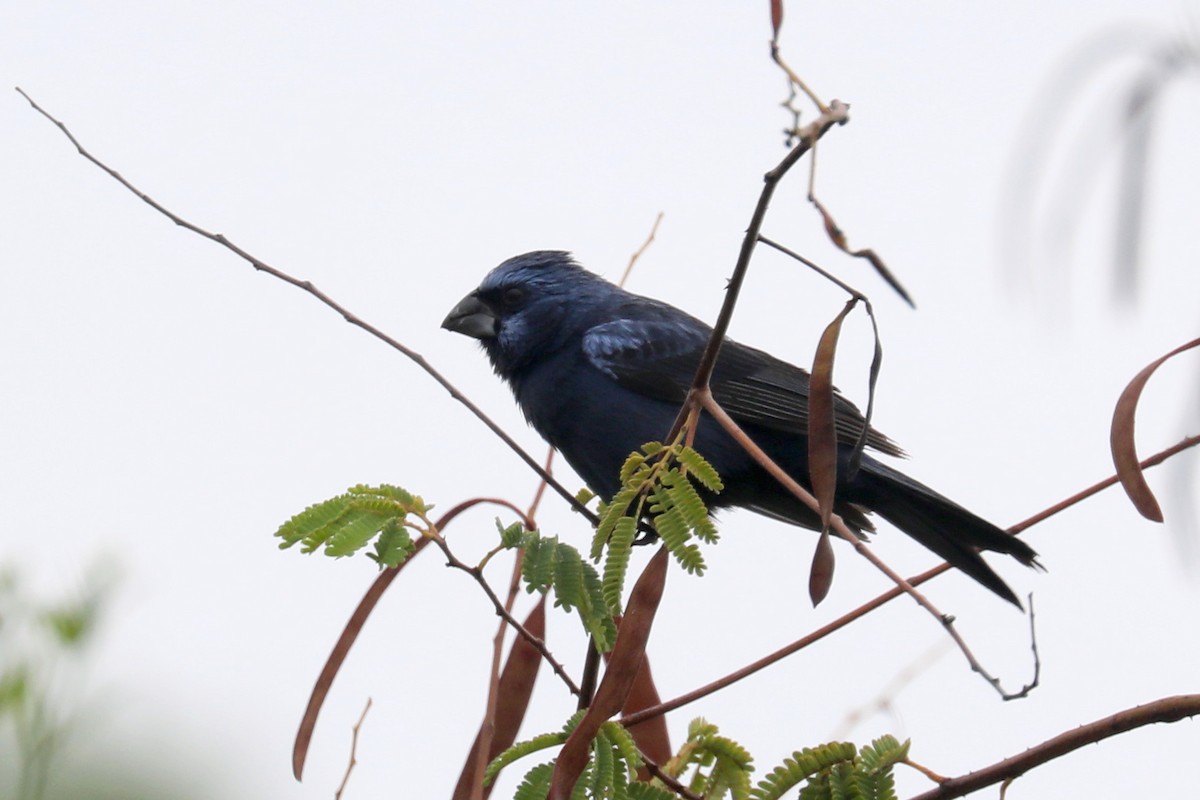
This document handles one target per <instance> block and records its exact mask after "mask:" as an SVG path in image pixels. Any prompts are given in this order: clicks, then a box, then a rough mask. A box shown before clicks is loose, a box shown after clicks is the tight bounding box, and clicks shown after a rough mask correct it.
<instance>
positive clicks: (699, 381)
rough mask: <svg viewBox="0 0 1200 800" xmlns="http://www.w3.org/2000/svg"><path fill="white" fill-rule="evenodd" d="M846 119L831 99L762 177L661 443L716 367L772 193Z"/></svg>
mask: <svg viewBox="0 0 1200 800" xmlns="http://www.w3.org/2000/svg"><path fill="white" fill-rule="evenodd" d="M849 119H850V107H849V106H848V105H846V104H845V103H843V102H841V101H840V100H834V101H833V102H832V103H830V104H829V108H828V110H827V111H824V112H822V113H821V116H819V117H817V118H816V119H815V120H813V121H812V122H811V123H809V124H808V125H807V126H805V128H804V130H803V131H802V137H803V138H802V139H801V141H800V142H799V143H798V144H797V145H796V146H795V147H793V148H792V149H791V150H790V151H789V152H788V154H787V155H786V156H784V158H783V160H782V161H780V162H779V163H778V164H777V165H776V166H775V167H774V169H772V170H771V171H770V172H768V173H767V174H766V175H764V176H763V188H762V192H760V193H759V195H758V203H757V204H756V205H755V207H754V213H753V214H751V216H750V225H749V226H748V227H747V228H746V235H745V236H743V237H742V247H741V250H740V251H739V252H738V259H737V264H736V265H735V266H734V268H733V275H732V276H730V278H729V285H728V286H727V287H726V288H725V302H724V303H723V304H722V305H721V311H720V313H719V314H718V315H717V321H716V323H715V324H714V325H713V331H712V334H711V335H710V336H709V337H708V344H707V345H706V346H705V348H704V353H703V354H702V355H701V357H700V362H699V364H698V365H697V367H696V375H695V377H694V378H693V379H692V389H691V391H690V392H689V393H688V396H687V399H686V400H685V401H684V403H683V406H682V407H681V408H680V409H679V414H678V416H676V418H675V424H674V425H672V426H671V431H670V433H668V434H667V437H666V438H665V439H663V441H664V442H670V441H674V440H675V437H676V436H677V435H678V434H679V431H680V429H681V428H682V427H683V425H684V423H685V421H686V420H687V418H688V416H689V415H691V413H692V412H693V410H695V409H696V408H699V406H700V402H699V392H700V391H701V390H703V389H704V388H705V387H707V386H708V382H709V379H710V378H712V372H713V369H714V368H715V367H716V364H717V355H718V354H719V353H720V352H721V345H722V344H723V343H724V342H725V334H726V333H727V332H728V331H729V323H730V322H731V321H732V320H733V310H734V307H735V306H736V305H737V299H738V295H739V294H740V293H741V290H742V283H743V282H744V281H745V279H746V272H747V271H748V270H749V269H750V257H751V256H752V255H753V254H754V247H755V245H757V244H758V236H759V233H760V231H762V224H763V220H764V219H765V218H766V215H767V208H768V207H770V205H771V198H772V197H773V196H774V194H775V189H776V187H778V186H779V182H780V181H781V180H783V177H784V176H785V175H787V173H788V170H790V169H791V168H792V167H793V166H795V165H796V162H797V161H799V160H800V159H801V158H803V157H804V154H805V153H807V152H808V151H809V150H810V149H812V146H813V143H815V142H816V141H817V140H818V139H820V138H821V137H822V136H824V135H825V133H826V132H827V131H828V130H829V129H830V128H832V127H833V126H834V125H845V124H846V122H848V121H849Z"/></svg>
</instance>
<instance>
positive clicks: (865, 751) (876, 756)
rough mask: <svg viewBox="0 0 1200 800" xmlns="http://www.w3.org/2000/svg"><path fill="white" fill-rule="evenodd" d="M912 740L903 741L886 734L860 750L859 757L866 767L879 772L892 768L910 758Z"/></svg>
mask: <svg viewBox="0 0 1200 800" xmlns="http://www.w3.org/2000/svg"><path fill="white" fill-rule="evenodd" d="M910 744H911V741H909V740H905V741H904V742H903V743H901V742H900V741H899V740H898V739H896V737H895V736H892V735H890V734H885V735H883V736H880V737H879V738H878V739H876V740H875V741H873V742H871V743H870V744H869V745H867V746H865V747H863V748H862V750H860V751H859V754H858V757H859V759H860V760H861V761H862V765H863V767H864V768H865V769H867V770H869V771H871V772H878V771H880V770H884V769H891V768H892V767H894V766H895V765H896V764H899V763H900V762H901V761H904V760H905V759H907V758H908V749H909V745H910Z"/></svg>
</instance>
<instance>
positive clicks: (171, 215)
mask: <svg viewBox="0 0 1200 800" xmlns="http://www.w3.org/2000/svg"><path fill="white" fill-rule="evenodd" d="M17 92H18V93H19V94H20V95H21V96H22V97H24V98H25V99H26V100H27V101H29V105H31V106H33V109H34V111H37V112H38V113H39V114H41V115H42V116H43V117H45V118H46V119H48V120H50V122H52V123H54V124H55V125H56V126H58V129H59V130H60V131H62V133H63V135H64V136H66V137H67V139H68V140H70V142H71V144H73V145H74V146H75V149H76V150H78V151H79V155H81V156H83V157H84V158H86V159H87V160H88V161H90V162H92V163H93V164H95V165H96V166H97V167H99V168H100V169H102V170H104V171H105V172H106V173H108V175H109V176H110V177H111V178H112V179H113V180H115V181H117V183H119V184H121V185H122V186H124V187H125V188H126V189H128V190H129V191H130V192H132V193H133V194H135V195H136V196H137V197H138V198H139V199H140V200H142V201H143V202H144V203H146V204H147V205H149V206H150V207H151V208H153V209H154V210H155V211H157V212H158V213H160V214H162V215H163V216H164V217H166V218H167V219H169V220H171V221H172V222H174V223H175V224H176V225H178V226H179V227H181V228H186V229H187V230H189V231H191V232H192V233H195V234H197V235H199V236H202V237H204V238H205V239H208V240H210V241H213V242H216V243H217V244H219V245H221V246H222V247H224V248H225V249H227V250H229V251H231V252H232V253H234V254H235V255H237V256H240V257H241V258H242V259H243V260H245V261H246V262H248V263H249V264H250V266H252V267H254V268H255V269H256V270H258V271H259V272H265V273H267V274H268V275H271V276H272V277H275V278H278V279H279V280H281V281H283V282H284V283H289V284H291V285H292V286H295V287H296V288H297V289H302V290H303V291H305V292H308V293H309V294H311V295H312V296H313V297H315V298H316V299H317V300H320V301H321V302H322V303H324V304H325V305H327V306H329V307H330V308H331V309H333V310H334V311H336V312H337V313H338V314H340V315H341V317H342V319H344V320H346V322H349V323H350V324H351V325H354V326H355V327H358V328H361V329H362V330H364V331H366V332H367V333H369V334H371V335H372V336H374V337H375V338H376V339H379V340H380V341H381V342H384V343H385V344H387V345H388V346H389V347H391V348H392V349H394V350H397V351H399V352H400V353H402V354H403V355H405V356H407V357H408V359H409V360H410V361H412V362H413V363H415V364H416V365H417V366H418V367H420V368H421V369H422V370H424V371H425V373H426V374H427V375H429V377H431V378H433V379H434V380H435V381H437V382H438V383H439V384H440V385H441V387H442V388H443V389H445V390H446V391H447V392H449V393H450V396H451V397H452V398H454V399H455V400H457V401H458V402H460V403H462V404H463V405H464V406H466V407H467V410H468V411H470V412H471V413H472V414H474V415H475V417H476V418H477V419H479V421H480V422H482V423H483V424H484V425H486V426H487V427H488V429H489V430H490V431H491V432H492V433H494V434H496V436H497V437H499V438H500V441H502V442H504V443H505V444H506V445H508V447H509V449H510V450H512V451H513V452H514V453H516V454H517V456H519V457H520V459H521V460H522V461H524V462H525V464H526V466H528V467H529V468H530V469H531V470H533V471H534V472H536V473H537V474H538V477H540V478H541V479H542V480H544V481H545V482H546V483H547V484H549V486H550V487H551V488H553V489H554V491H556V492H558V493H559V494H560V495H561V496H562V498H563V499H564V500H566V501H567V503H569V504H570V505H571V507H572V508H574V509H575V510H576V511H578V512H579V513H581V514H583V515H584V516H585V517H587V518H588V519H589V520H591V521H592V524H593V525H595V524H597V523H598V522H599V520H598V519H597V518H596V515H595V514H594V513H593V512H592V511H591V510H589V509H588V508H586V507H585V506H584V505H583V504H582V503H580V502H579V501H578V500H577V499H575V495H574V493H572V492H570V491H568V490H567V488H566V487H564V486H563V485H562V484H560V483H559V482H558V481H556V480H554V477H553V476H552V475H551V474H550V473H549V472H547V471H546V470H544V469H543V468H542V465H541V464H540V463H539V462H538V461H537V459H535V458H534V457H533V456H531V455H529V453H527V452H526V451H525V449H524V448H522V447H521V445H519V444H517V441H516V439H513V438H512V437H511V436H509V435H508V434H507V433H506V432H505V431H504V429H503V428H501V427H500V426H499V425H497V424H496V423H495V422H493V421H492V419H491V418H490V417H489V416H488V415H487V414H485V413H484V412H483V410H482V409H480V408H479V406H477V405H475V404H474V403H472V402H471V401H470V400H469V399H467V396H466V395H464V394H463V393H462V392H461V391H459V389H458V387H456V386H455V385H454V384H452V383H451V382H450V381H449V380H448V379H447V378H446V377H445V376H443V375H442V374H441V373H440V372H438V371H437V370H436V369H434V367H433V365H432V364H430V363H429V362H428V361H426V360H425V357H424V356H422V355H421V354H420V353H418V352H417V351H416V350H413V349H412V348H410V347H407V346H406V345H404V344H402V343H401V342H399V341H398V340H396V339H394V338H392V337H391V336H389V335H387V334H386V333H384V332H383V331H381V330H379V329H378V328H376V327H375V326H374V325H372V324H371V323H369V322H367V321H366V320H364V319H362V318H361V317H359V316H358V315H356V314H354V313H353V312H351V311H349V310H348V309H347V308H345V307H344V306H342V305H341V304H340V303H338V302H337V301H336V300H334V299H333V298H332V297H330V296H329V295H327V294H325V293H324V292H323V291H321V290H320V289H318V288H317V287H316V285H314V284H313V283H312V281H306V280H301V279H299V278H296V277H293V276H292V275H289V274H288V273H286V272H284V271H283V270H281V269H278V268H276V267H273V266H271V265H270V264H268V263H266V262H265V261H263V260H262V259H260V258H258V257H257V256H254V255H252V254H251V253H249V252H247V251H245V250H243V249H242V248H241V247H239V246H238V245H236V244H234V243H233V242H232V241H230V240H229V239H227V238H226V237H225V235H224V234H222V233H212V232H211V231H207V230H205V229H204V228H201V227H200V226H199V225H196V224H195V223H193V222H189V221H188V220H186V219H184V218H183V217H181V216H179V215H178V214H176V213H175V212H173V211H171V210H170V209H168V208H167V207H165V206H163V205H162V204H160V203H159V202H158V201H157V200H155V199H154V198H152V197H150V195H148V194H146V193H145V192H143V191H142V190H141V189H139V188H137V187H136V186H134V185H133V184H132V183H130V182H129V181H128V180H126V179H125V177H124V176H122V175H121V173H119V172H117V171H116V170H115V169H113V168H112V167H110V166H108V165H107V164H105V163H104V162H103V161H101V160H100V159H98V158H96V157H95V156H93V155H92V154H91V153H89V152H88V151H87V150H86V149H85V148H84V146H83V145H82V144H80V143H79V140H78V139H76V138H75V136H74V135H73V134H72V133H71V131H70V130H68V129H67V126H66V125H64V124H63V123H62V122H59V121H58V120H57V119H55V118H54V117H53V116H51V115H50V113H49V112H47V111H46V110H45V109H43V108H42V107H41V106H39V105H38V104H37V103H35V102H34V101H33V98H32V97H30V96H29V95H27V94H26V93H25V92H24V91H23V90H22V89H21V88H20V87H17Z"/></svg>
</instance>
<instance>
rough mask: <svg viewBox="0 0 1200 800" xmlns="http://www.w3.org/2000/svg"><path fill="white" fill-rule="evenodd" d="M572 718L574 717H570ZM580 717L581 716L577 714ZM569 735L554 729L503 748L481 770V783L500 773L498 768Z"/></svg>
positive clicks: (554, 744) (488, 783)
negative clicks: (501, 751) (485, 767)
mask: <svg viewBox="0 0 1200 800" xmlns="http://www.w3.org/2000/svg"><path fill="white" fill-rule="evenodd" d="M572 719H575V718H574V717H572ZM579 719H582V716H579ZM579 719H575V724H576V725H578V724H579ZM569 735H570V733H569V732H566V731H555V732H554V733H543V734H541V735H540V736H535V737H533V738H532V739H526V740H525V741H523V742H517V743H516V744H514V745H513V746H512V747H510V748H508V749H507V750H505V751H504V752H503V753H501V754H500V755H498V756H496V757H495V758H493V759H492V763H490V764H488V765H487V769H485V770H484V771H483V785H484V786H488V785H490V784H491V782H492V781H494V780H495V779H496V776H497V775H499V774H500V770H502V769H504V768H505V767H507V766H508V765H509V764H511V763H513V762H514V761H517V760H518V759H521V758H524V757H525V756H527V755H529V754H530V753H536V752H538V751H539V750H545V749H546V748H549V747H557V746H558V745H560V744H562V743H563V742H565V741H566V740H567V737H568V736H569Z"/></svg>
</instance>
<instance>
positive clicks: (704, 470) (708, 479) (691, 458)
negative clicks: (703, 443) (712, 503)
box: [675, 447, 725, 492]
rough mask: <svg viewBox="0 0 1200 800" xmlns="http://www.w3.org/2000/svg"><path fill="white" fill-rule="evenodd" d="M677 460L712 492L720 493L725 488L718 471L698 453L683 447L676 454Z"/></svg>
mask: <svg viewBox="0 0 1200 800" xmlns="http://www.w3.org/2000/svg"><path fill="white" fill-rule="evenodd" d="M675 457H676V458H678V459H679V463H680V464H683V466H684V467H686V468H687V471H688V473H689V474H691V476H692V477H694V478H695V479H696V480H698V481H699V482H700V485H701V486H703V487H704V488H705V489H708V490H709V491H710V492H720V491H721V490H722V489H724V488H725V484H724V483H722V482H721V476H720V475H718V474H717V471H716V469H714V468H713V465H712V464H709V463H708V461H707V460H705V458H704V456H702V455H700V454H699V453H697V452H696V451H695V450H693V449H692V448H690V447H681V448H680V449H679V452H678V453H676V456H675Z"/></svg>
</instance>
